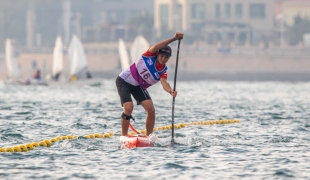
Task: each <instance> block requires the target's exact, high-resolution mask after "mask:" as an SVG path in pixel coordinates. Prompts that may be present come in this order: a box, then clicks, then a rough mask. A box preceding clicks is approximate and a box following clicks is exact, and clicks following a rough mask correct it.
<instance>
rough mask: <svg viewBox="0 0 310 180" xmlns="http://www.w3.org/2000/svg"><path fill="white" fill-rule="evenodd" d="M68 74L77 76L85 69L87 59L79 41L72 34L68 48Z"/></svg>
mask: <svg viewBox="0 0 310 180" xmlns="http://www.w3.org/2000/svg"><path fill="white" fill-rule="evenodd" d="M68 56H69V65H70V76H73V75H75V76H79V75H80V74H81V73H82V71H84V70H86V69H87V66H88V64H87V59H86V55H85V52H84V48H83V45H82V43H81V41H80V40H79V39H78V38H77V37H76V35H73V37H72V40H71V43H70V46H69V50H68Z"/></svg>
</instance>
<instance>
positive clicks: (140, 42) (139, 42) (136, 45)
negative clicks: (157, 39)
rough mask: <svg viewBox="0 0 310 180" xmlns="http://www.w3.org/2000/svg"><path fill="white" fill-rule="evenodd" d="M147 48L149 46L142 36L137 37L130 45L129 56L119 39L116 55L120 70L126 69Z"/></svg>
mask: <svg viewBox="0 0 310 180" xmlns="http://www.w3.org/2000/svg"><path fill="white" fill-rule="evenodd" d="M149 48H150V44H149V43H148V41H147V40H146V39H145V38H144V37H143V36H142V35H138V36H137V37H136V38H135V39H134V41H133V43H132V45H131V48H130V56H129V55H128V51H127V48H126V45H125V42H124V40H123V39H119V45H118V53H119V57H120V64H121V68H122V70H124V69H126V68H128V67H129V66H130V65H131V64H132V63H134V62H135V61H136V60H138V59H139V58H140V56H141V55H142V54H143V53H144V52H145V51H146V50H148V49H149Z"/></svg>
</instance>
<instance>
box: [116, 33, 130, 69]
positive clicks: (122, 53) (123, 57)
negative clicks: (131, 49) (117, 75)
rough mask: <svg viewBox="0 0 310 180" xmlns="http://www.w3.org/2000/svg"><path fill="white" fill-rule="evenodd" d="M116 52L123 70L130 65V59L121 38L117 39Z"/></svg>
mask: <svg viewBox="0 0 310 180" xmlns="http://www.w3.org/2000/svg"><path fill="white" fill-rule="evenodd" d="M118 53H119V57H120V62H121V68H122V70H124V69H126V68H128V67H129V66H130V60H129V55H128V52H127V49H126V46H125V42H124V41H123V39H119V41H118Z"/></svg>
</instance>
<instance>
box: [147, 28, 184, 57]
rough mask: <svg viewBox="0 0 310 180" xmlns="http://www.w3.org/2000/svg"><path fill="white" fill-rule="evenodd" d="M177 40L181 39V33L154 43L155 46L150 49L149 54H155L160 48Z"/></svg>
mask: <svg viewBox="0 0 310 180" xmlns="http://www.w3.org/2000/svg"><path fill="white" fill-rule="evenodd" d="M179 39H183V33H180V32H176V33H175V35H174V37H172V38H169V39H166V40H163V41H160V42H158V43H156V44H155V45H153V46H152V47H150V49H149V51H150V52H151V53H157V51H158V50H160V49H161V48H163V47H166V46H167V45H168V44H170V43H172V42H173V41H175V40H179Z"/></svg>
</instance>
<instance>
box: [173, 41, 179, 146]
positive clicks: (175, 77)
mask: <svg viewBox="0 0 310 180" xmlns="http://www.w3.org/2000/svg"><path fill="white" fill-rule="evenodd" d="M180 43H181V40H179V41H178V49H177V58H176V63H175V72H174V82H173V91H175V90H176V83H177V73H178V63H179V52H180ZM174 105H175V97H173V98H172V121H171V130H172V131H171V144H172V145H173V144H174Z"/></svg>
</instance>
